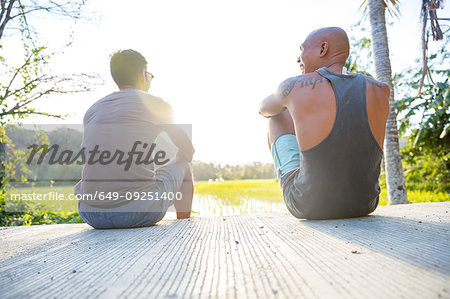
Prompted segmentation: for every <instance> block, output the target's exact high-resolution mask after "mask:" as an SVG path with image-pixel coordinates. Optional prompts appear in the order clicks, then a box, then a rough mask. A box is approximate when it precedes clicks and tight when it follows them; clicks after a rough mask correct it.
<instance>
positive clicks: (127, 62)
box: [110, 49, 147, 87]
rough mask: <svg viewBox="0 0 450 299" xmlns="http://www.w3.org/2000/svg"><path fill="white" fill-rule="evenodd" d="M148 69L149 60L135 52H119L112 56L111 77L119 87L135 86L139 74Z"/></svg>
mask: <svg viewBox="0 0 450 299" xmlns="http://www.w3.org/2000/svg"><path fill="white" fill-rule="evenodd" d="M146 67H147V60H145V58H144V56H142V54H141V53H139V52H138V51H135V50H131V49H127V50H119V51H117V52H115V53H113V55H112V56H111V62H110V68H111V76H112V77H113V79H114V82H116V84H117V86H119V87H121V86H124V85H132V86H134V85H135V84H136V82H137V79H138V76H139V73H140V72H142V71H143V70H145V68H146Z"/></svg>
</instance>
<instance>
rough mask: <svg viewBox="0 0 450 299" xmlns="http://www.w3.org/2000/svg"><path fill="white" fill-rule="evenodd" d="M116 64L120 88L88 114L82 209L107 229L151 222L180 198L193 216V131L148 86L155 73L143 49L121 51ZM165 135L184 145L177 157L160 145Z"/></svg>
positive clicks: (182, 212)
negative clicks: (176, 120) (170, 154)
mask: <svg viewBox="0 0 450 299" xmlns="http://www.w3.org/2000/svg"><path fill="white" fill-rule="evenodd" d="M110 68H111V75H112V78H113V79H114V82H115V83H116V84H117V86H118V87H119V91H117V92H113V93H112V94H110V95H108V96H106V97H104V98H102V99H100V100H99V101H97V102H96V103H95V104H93V105H92V106H91V107H90V108H89V109H88V111H87V112H86V114H85V116H84V121H83V123H84V135H83V145H82V147H83V148H84V149H85V153H87V155H86V156H87V157H86V159H85V163H84V165H83V172H82V179H81V181H80V182H79V183H78V184H77V185H76V186H75V194H76V195H77V199H79V205H78V207H79V212H80V216H81V217H82V218H83V219H84V220H85V221H86V223H88V224H89V225H91V226H93V227H95V228H101V229H103V228H127V227H141V226H150V225H153V224H154V223H156V222H158V221H160V220H161V219H162V218H163V217H164V215H165V213H166V211H167V209H168V208H169V206H171V205H172V204H174V206H175V209H176V212H177V218H178V219H182V218H189V217H190V213H191V206H192V197H193V192H194V186H193V178H192V170H191V166H190V162H191V161H192V156H193V153H194V148H193V146H192V143H191V140H190V138H189V136H188V132H187V130H185V128H182V127H181V126H179V125H175V123H174V119H173V111H172V107H171V105H170V104H169V103H167V102H166V101H164V100H162V99H161V98H158V97H155V96H153V95H151V94H149V93H148V90H149V88H150V84H151V81H152V79H153V75H152V74H151V73H150V72H148V71H147V61H146V60H145V58H144V57H143V56H142V55H141V54H140V53H139V52H137V51H134V50H120V51H117V52H115V53H114V54H113V55H112V57H111V62H110ZM161 135H165V136H166V140H167V136H168V137H169V141H168V142H169V143H167V142H166V144H170V143H172V144H173V145H175V147H176V148H177V152H176V155H175V154H174V155H173V157H169V156H168V155H166V151H164V150H161V149H158V147H159V146H160V142H158V141H157V140H160V137H161ZM163 139H164V138H163ZM173 145H172V147H173Z"/></svg>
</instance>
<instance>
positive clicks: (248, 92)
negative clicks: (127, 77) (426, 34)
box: [6, 0, 450, 165]
mask: <svg viewBox="0 0 450 299" xmlns="http://www.w3.org/2000/svg"><path fill="white" fill-rule="evenodd" d="M361 2H362V0H346V1H336V0H324V1H299V0H297V1H293V0H277V1H267V0H258V1H253V0H245V1H244V0H227V1H217V0H190V1H185V0H166V1H161V0H159V1H157V0H148V1H138V0H127V1H116V0H89V1H88V2H87V5H86V6H85V7H84V8H83V11H84V14H85V15H87V16H89V19H88V20H79V21H77V23H76V24H73V22H70V21H62V20H46V19H42V18H41V19H38V20H36V22H37V23H36V24H35V26H34V27H35V28H36V29H37V30H38V31H39V32H40V41H41V42H43V43H46V44H47V45H48V46H49V48H55V49H57V48H58V47H62V46H63V45H64V44H65V43H66V42H67V41H70V40H71V37H70V34H71V32H72V31H73V37H72V39H73V44H72V46H70V47H69V48H66V49H65V50H64V53H62V54H60V55H58V56H56V57H54V60H53V62H52V63H51V65H50V66H49V67H50V68H51V70H52V71H53V72H55V73H80V72H84V73H86V72H92V73H97V74H99V75H100V76H101V77H102V78H103V79H104V82H105V84H104V85H102V86H98V87H97V88H96V90H95V91H93V92H90V93H84V94H76V95H68V96H54V97H49V98H47V99H45V100H42V101H40V102H38V103H37V104H36V105H37V107H38V108H39V109H40V110H43V111H46V112H50V113H57V114H67V113H69V114H70V115H69V116H68V117H66V118H65V119H64V120H58V121H57V120H54V119H48V118H42V117H33V118H29V119H27V120H26V121H24V122H25V123H46V124H48V123H70V124H80V123H82V119H83V115H84V113H85V112H86V110H87V109H88V108H89V107H90V106H91V105H92V104H93V103H95V102H96V101H97V100H99V99H100V98H102V97H104V96H106V95H108V94H109V93H111V92H114V91H117V87H116V85H115V84H114V82H113V80H112V79H111V77H110V74H109V57H110V55H111V53H113V52H114V51H116V50H118V49H128V48H131V49H135V50H137V51H139V52H140V53H142V54H143V55H144V56H145V57H146V59H147V61H148V71H149V72H151V73H152V74H154V76H155V78H154V79H153V81H152V86H151V87H150V90H149V93H151V94H153V95H155V96H158V97H161V98H163V99H164V100H166V101H168V102H169V103H170V104H171V105H172V106H173V108H174V110H175V116H176V120H177V122H178V123H183V124H192V131H193V132H192V137H193V143H194V146H195V148H196V154H195V156H194V159H196V160H202V161H205V162H214V163H220V164H222V165H223V164H233V165H235V164H245V163H252V162H256V161H260V162H271V155H270V153H269V151H268V147H267V140H266V134H267V133H266V132H267V120H266V119H264V118H263V117H261V116H260V115H259V114H258V107H259V103H260V102H261V101H262V100H263V99H264V98H265V97H267V96H268V95H270V94H271V93H273V92H275V91H276V89H277V87H278V85H279V84H280V83H281V82H282V81H283V80H285V79H286V78H288V77H292V76H296V75H298V74H299V72H300V70H299V66H298V64H297V62H296V61H297V57H298V56H299V54H300V50H299V47H300V44H301V43H302V41H303V40H304V38H305V37H306V36H307V34H308V33H309V32H311V31H313V30H315V29H317V28H320V27H326V26H339V27H341V28H343V29H345V30H347V32H348V34H349V36H350V37H352V36H358V37H361V36H363V35H366V36H368V37H370V30H366V31H363V32H361V31H359V29H354V30H353V31H350V30H349V29H350V27H351V26H352V25H354V24H356V23H358V22H359V21H360V20H361V18H362V10H360V9H359V7H360V5H361ZM401 3H402V4H401V6H400V10H401V16H400V17H399V18H398V19H396V18H390V17H388V22H389V23H392V24H391V25H389V26H388V36H389V46H390V53H391V63H392V68H393V71H394V73H395V72H400V71H401V70H403V69H405V68H406V67H407V66H409V65H411V64H412V63H414V60H415V59H416V58H418V57H420V51H421V49H420V22H419V14H420V3H421V1H402V2H401ZM438 16H439V17H449V16H450V10H449V8H447V7H446V8H445V9H444V10H440V11H439V12H438ZM369 26H370V24H369V20H368V18H366V20H365V22H363V23H362V24H361V26H359V27H357V28H361V27H365V28H367V29H369V28H370V27H369ZM430 43H433V42H430ZM439 46H442V44H435V45H431V48H432V47H439ZM6 50H8V49H6Z"/></svg>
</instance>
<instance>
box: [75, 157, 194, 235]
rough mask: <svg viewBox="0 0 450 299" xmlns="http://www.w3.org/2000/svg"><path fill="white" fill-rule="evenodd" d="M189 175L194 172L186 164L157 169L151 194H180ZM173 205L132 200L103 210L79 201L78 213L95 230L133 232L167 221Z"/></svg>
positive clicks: (157, 201) (162, 201)
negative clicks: (187, 172)
mask: <svg viewBox="0 0 450 299" xmlns="http://www.w3.org/2000/svg"><path fill="white" fill-rule="evenodd" d="M186 171H191V166H190V164H188V163H187V162H186V167H184V169H180V168H179V167H177V166H174V165H173V164H169V165H167V166H164V167H162V168H160V169H158V170H157V173H156V187H155V188H154V189H153V190H149V191H151V192H154V193H156V192H158V194H162V193H164V192H166V193H169V192H173V193H176V192H178V191H179V190H180V188H181V184H182V183H183V179H184V176H185V172H186ZM172 204H173V201H172V200H146V201H141V200H131V201H130V202H127V203H126V204H125V205H123V206H119V207H116V208H105V209H102V208H99V207H94V206H90V205H88V204H85V203H82V202H80V201H79V202H78V211H79V214H80V217H81V218H83V220H84V221H85V222H86V223H87V224H89V225H90V226H92V227H94V228H98V229H105V228H131V227H142V226H151V225H154V224H155V223H156V222H158V221H160V220H161V219H163V218H164V216H165V214H166V212H167V209H168V208H169V207H170V206H171V205H172Z"/></svg>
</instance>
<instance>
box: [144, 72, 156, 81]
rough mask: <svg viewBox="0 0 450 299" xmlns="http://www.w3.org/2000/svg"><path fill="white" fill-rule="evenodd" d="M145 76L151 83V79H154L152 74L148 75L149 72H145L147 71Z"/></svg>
mask: <svg viewBox="0 0 450 299" xmlns="http://www.w3.org/2000/svg"><path fill="white" fill-rule="evenodd" d="M145 74H146V75H147V77H148V80H149V81H152V80H153V78H154V77H155V76H153V74H152V73H149V72H147V71H146V72H145Z"/></svg>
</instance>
